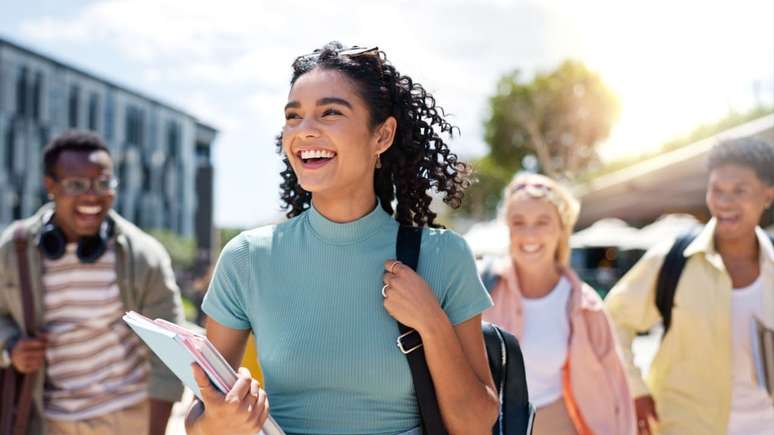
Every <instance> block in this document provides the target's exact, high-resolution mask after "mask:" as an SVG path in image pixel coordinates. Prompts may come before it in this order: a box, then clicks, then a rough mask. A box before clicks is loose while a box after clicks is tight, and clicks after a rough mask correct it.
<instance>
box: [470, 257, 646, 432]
mask: <svg viewBox="0 0 774 435" xmlns="http://www.w3.org/2000/svg"><path fill="white" fill-rule="evenodd" d="M493 269H494V270H493V272H494V273H496V274H497V275H499V276H500V277H501V279H500V281H499V283H498V284H497V286H496V287H495V288H494V290H493V291H492V299H493V300H494V306H493V307H492V308H490V309H488V310H486V311H484V313H483V320H485V321H488V322H492V323H496V324H498V325H500V326H501V327H503V328H505V329H506V330H508V331H510V332H511V333H512V334H514V335H515V336H516V337H517V338H519V339H521V334H522V331H523V329H524V317H523V314H522V296H521V290H520V289H519V283H518V280H517V278H516V271H515V269H514V266H513V263H512V262H511V261H510V258H507V259H504V260H503V261H501V262H498V263H497V264H495V266H494V268H493ZM563 274H564V275H565V276H566V277H567V278H568V279H569V280H570V282H571V283H572V293H571V294H570V300H569V303H568V307H567V312H568V315H569V316H570V343H569V347H568V358H567V363H566V364H565V366H564V369H563V379H564V400H565V403H566V405H567V409H568V412H569V414H570V417H571V418H572V420H573V422H574V423H575V426H576V429H577V430H578V433H579V434H581V435H586V434H594V435H627V434H636V433H637V430H636V421H637V419H636V417H635V413H634V403H633V399H632V397H631V393H630V391H629V385H628V383H627V380H626V374H625V372H624V368H623V362H622V360H621V356H620V352H619V350H618V348H617V344H616V340H615V337H614V336H613V332H612V329H611V326H610V323H609V320H608V318H607V315H606V314H605V312H604V311H603V304H602V300H601V299H600V298H599V296H598V295H597V293H596V292H595V291H594V290H593V289H592V288H591V287H589V286H588V285H587V284H585V283H583V282H582V281H581V280H580V279H579V278H578V276H577V275H576V274H575V272H573V271H572V270H571V269H569V268H565V269H564V270H563Z"/></svg>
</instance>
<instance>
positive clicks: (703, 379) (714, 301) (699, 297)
mask: <svg viewBox="0 0 774 435" xmlns="http://www.w3.org/2000/svg"><path fill="white" fill-rule="evenodd" d="M714 232H715V221H714V220H711V221H710V222H709V223H708V224H707V225H706V226H705V228H704V230H702V232H701V233H700V234H699V236H698V237H697V238H696V240H694V241H693V243H691V244H690V245H689V246H688V248H686V250H685V255H686V257H688V261H687V263H686V265H685V269H684V270H683V273H682V276H681V279H680V281H679V283H678V285H677V290H676V293H675V299H674V308H673V310H672V325H671V327H670V330H669V332H668V333H667V334H666V336H665V337H664V339H663V341H662V342H661V345H660V347H659V349H658V352H657V353H656V356H655V358H654V359H653V362H652V364H651V366H650V370H649V372H648V376H647V379H645V380H643V378H642V374H641V373H640V370H639V369H638V368H637V367H636V366H635V365H634V361H633V355H632V351H631V348H632V340H633V339H634V336H635V334H636V332H637V331H645V330H649V329H650V328H652V327H653V326H655V325H656V324H657V323H659V322H660V321H661V319H660V316H659V313H658V310H657V309H656V305H655V291H656V278H657V275H658V271H659V269H660V268H661V264H662V263H663V261H664V257H666V254H667V252H668V251H669V248H670V247H671V243H672V242H671V241H670V242H668V243H665V244H663V245H660V246H657V247H655V248H653V249H651V250H650V251H648V252H647V253H646V254H645V255H644V256H643V258H642V259H641V260H640V261H639V262H638V263H637V264H636V265H635V266H634V267H633V268H632V269H631V270H630V271H629V272H628V273H627V274H626V275H625V276H624V277H623V278H621V281H619V282H618V284H616V286H615V287H614V288H613V290H611V292H610V294H609V295H608V297H607V299H606V300H605V305H606V309H607V311H608V313H609V315H610V318H611V320H612V321H613V324H614V329H615V332H616V336H617V338H618V340H619V342H620V345H621V349H622V351H623V356H624V362H625V364H626V369H627V373H628V378H629V383H630V387H631V390H632V395H633V396H634V397H638V396H642V395H646V394H651V395H652V396H653V398H654V400H655V401H656V411H657V412H658V415H659V418H660V424H659V431H658V432H659V433H660V434H663V435H671V434H674V435H677V434H680V435H683V434H689V433H690V434H708V435H709V434H718V435H720V434H725V433H726V430H727V426H728V418H729V413H730V407H731V289H732V285H731V278H730V277H729V275H728V273H727V272H726V268H725V265H724V264H723V260H722V258H721V257H720V254H718V253H717V252H716V251H715V248H714V237H713V235H714ZM756 233H757V236H758V243H759V245H760V250H761V252H760V261H761V274H762V275H763V280H764V281H763V282H764V286H765V287H764V291H763V298H762V299H763V300H762V301H761V304H762V306H763V313H764V318H763V319H760V320H761V321H762V322H763V323H764V324H765V325H766V326H767V327H769V328H774V247H772V245H771V242H770V241H769V239H768V237H767V236H766V234H765V233H764V232H763V230H761V229H760V228H757V229H756Z"/></svg>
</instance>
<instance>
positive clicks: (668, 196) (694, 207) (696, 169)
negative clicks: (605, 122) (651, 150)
mask: <svg viewBox="0 0 774 435" xmlns="http://www.w3.org/2000/svg"><path fill="white" fill-rule="evenodd" d="M745 137H758V138H761V139H763V140H765V141H767V142H769V143H774V114H771V115H767V116H763V117H761V118H758V119H755V120H753V121H750V122H747V123H745V124H742V125H739V126H737V127H733V128H730V129H728V130H725V131H723V132H720V133H718V134H716V135H714V136H712V137H710V138H707V139H704V140H701V141H698V142H695V143H693V144H690V145H686V146H684V147H681V148H678V149H675V150H673V151H669V152H666V153H663V154H660V155H658V156H656V157H653V158H650V159H646V160H643V161H641V162H638V163H636V164H633V165H631V166H628V167H626V168H623V169H621V170H619V171H617V172H614V173H611V174H607V175H603V176H601V177H598V178H596V179H594V180H592V181H591V182H589V183H586V184H584V185H581V186H577V188H576V191H575V193H576V195H577V196H578V197H579V198H580V199H581V203H582V206H581V214H580V217H579V219H578V227H579V228H585V227H587V226H589V225H591V224H592V223H594V222H596V221H598V220H600V219H603V218H611V217H613V218H619V219H623V220H624V221H626V222H627V223H628V224H630V225H634V226H637V227H640V226H643V225H647V224H649V223H651V222H653V221H655V220H656V219H657V218H658V217H659V216H662V215H664V214H673V213H686V214H690V215H692V216H695V217H697V218H698V219H699V220H701V221H706V220H708V219H709V211H708V210H707V206H706V205H705V202H704V196H705V192H706V185H707V177H708V171H707V157H708V155H709V151H710V149H712V147H713V146H714V145H715V144H717V143H718V142H720V141H721V140H726V139H740V138H745ZM772 170H774V169H772ZM773 222H774V210H771V209H770V210H769V212H768V213H767V215H765V216H764V217H763V222H762V224H763V225H764V226H766V225H771V224H772V223H773Z"/></svg>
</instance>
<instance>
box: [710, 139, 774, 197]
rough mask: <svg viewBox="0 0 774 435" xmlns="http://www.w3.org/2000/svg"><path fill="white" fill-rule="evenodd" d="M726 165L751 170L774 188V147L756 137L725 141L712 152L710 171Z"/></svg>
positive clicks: (713, 148)
mask: <svg viewBox="0 0 774 435" xmlns="http://www.w3.org/2000/svg"><path fill="white" fill-rule="evenodd" d="M724 165H739V166H744V167H746V168H750V169H752V170H753V171H755V174H756V175H757V176H758V178H760V180H761V181H763V182H764V183H765V184H766V185H767V186H774V145H773V144H771V143H768V142H766V141H764V140H763V139H759V138H755V137H747V138H742V139H732V140H725V141H723V142H720V143H718V144H717V145H715V146H714V147H712V150H710V153H709V158H708V159H707V167H708V168H709V170H710V171H712V170H713V169H715V168H718V167H720V166H724Z"/></svg>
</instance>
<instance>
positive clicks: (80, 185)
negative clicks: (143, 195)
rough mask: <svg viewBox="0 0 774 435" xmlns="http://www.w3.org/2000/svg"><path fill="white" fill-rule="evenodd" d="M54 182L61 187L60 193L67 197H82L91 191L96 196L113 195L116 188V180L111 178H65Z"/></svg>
mask: <svg viewBox="0 0 774 435" xmlns="http://www.w3.org/2000/svg"><path fill="white" fill-rule="evenodd" d="M55 180H56V179H55ZM56 181H57V182H58V183H59V185H60V186H62V192H63V193H64V194H65V195H67V196H78V195H83V194H84V193H86V192H88V191H89V190H91V189H93V190H94V192H95V193H96V194H97V195H105V194H108V193H113V192H114V191H115V189H116V188H117V187H118V180H117V179H116V178H114V177H111V176H101V177H97V178H87V177H67V178H62V179H58V180H56Z"/></svg>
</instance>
